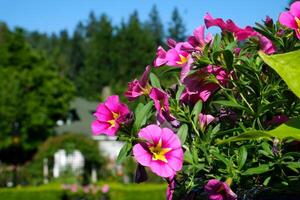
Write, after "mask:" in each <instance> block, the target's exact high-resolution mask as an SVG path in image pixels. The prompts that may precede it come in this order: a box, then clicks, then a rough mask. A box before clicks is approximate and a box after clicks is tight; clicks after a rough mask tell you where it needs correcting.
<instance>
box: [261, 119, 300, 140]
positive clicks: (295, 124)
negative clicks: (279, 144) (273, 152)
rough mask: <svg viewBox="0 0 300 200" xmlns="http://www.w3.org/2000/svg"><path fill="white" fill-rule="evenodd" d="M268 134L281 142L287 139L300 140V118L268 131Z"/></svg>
mask: <svg viewBox="0 0 300 200" xmlns="http://www.w3.org/2000/svg"><path fill="white" fill-rule="evenodd" d="M267 133H268V134H269V135H271V136H273V137H276V138H278V139H280V140H282V139H285V138H294V139H298V140H300V117H297V118H292V119H290V120H289V121H288V122H286V123H284V124H282V125H280V126H278V127H277V128H275V129H273V130H270V131H268V132H267Z"/></svg>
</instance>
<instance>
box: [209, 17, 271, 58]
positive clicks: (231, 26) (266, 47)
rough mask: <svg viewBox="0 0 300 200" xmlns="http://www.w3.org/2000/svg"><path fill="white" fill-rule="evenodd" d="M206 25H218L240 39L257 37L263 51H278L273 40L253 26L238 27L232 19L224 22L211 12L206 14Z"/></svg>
mask: <svg viewBox="0 0 300 200" xmlns="http://www.w3.org/2000/svg"><path fill="white" fill-rule="evenodd" d="M204 21H205V25H206V27H207V28H209V27H212V26H218V27H220V28H221V29H222V31H228V32H231V33H233V34H234V36H235V37H236V38H237V40H238V41H242V40H246V39H248V38H250V37H257V38H258V39H259V45H260V48H261V50H262V51H264V52H265V53H266V54H273V53H275V51H276V48H275V46H274V45H273V43H272V41H271V40H269V39H268V38H266V37H265V36H263V35H261V34H260V33H258V32H256V31H255V30H254V29H253V28H252V27H250V26H246V27H245V28H243V29H242V28H240V27H238V26H237V25H236V24H235V23H234V22H233V21H232V20H230V19H229V20H227V21H226V22H224V20H223V19H221V18H216V19H215V18H213V17H212V16H211V15H210V14H209V13H207V14H206V15H205V16H204Z"/></svg>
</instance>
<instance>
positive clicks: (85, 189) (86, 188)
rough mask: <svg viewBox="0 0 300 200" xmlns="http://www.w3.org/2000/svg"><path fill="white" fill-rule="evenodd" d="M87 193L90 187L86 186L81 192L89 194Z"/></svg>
mask: <svg viewBox="0 0 300 200" xmlns="http://www.w3.org/2000/svg"><path fill="white" fill-rule="evenodd" d="M89 191H90V187H89V186H88V185H86V186H84V187H83V192H84V193H89Z"/></svg>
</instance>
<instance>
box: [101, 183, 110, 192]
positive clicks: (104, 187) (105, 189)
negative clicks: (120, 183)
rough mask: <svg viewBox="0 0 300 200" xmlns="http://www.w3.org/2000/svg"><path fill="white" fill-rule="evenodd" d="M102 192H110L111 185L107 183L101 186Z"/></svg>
mask: <svg viewBox="0 0 300 200" xmlns="http://www.w3.org/2000/svg"><path fill="white" fill-rule="evenodd" d="M101 191H102V193H104V194H106V193H108V192H109V185H107V184H105V185H103V186H102V188H101Z"/></svg>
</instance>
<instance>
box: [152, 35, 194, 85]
mask: <svg viewBox="0 0 300 200" xmlns="http://www.w3.org/2000/svg"><path fill="white" fill-rule="evenodd" d="M168 41H169V42H168V43H169V45H170V46H172V45H175V46H174V47H172V48H171V49H169V50H168V51H166V50H164V49H163V48H162V47H161V46H159V47H158V49H157V52H156V58H155V60H154V62H153V65H154V67H160V66H163V65H168V66H172V67H179V68H181V74H180V80H183V79H184V78H185V77H186V76H187V74H188V72H189V71H190V69H191V66H192V63H193V58H192V55H191V54H190V53H188V52H187V51H185V49H191V48H193V47H192V46H191V45H190V44H189V43H188V42H178V43H176V42H175V41H174V40H170V39H169V40H168Z"/></svg>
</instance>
